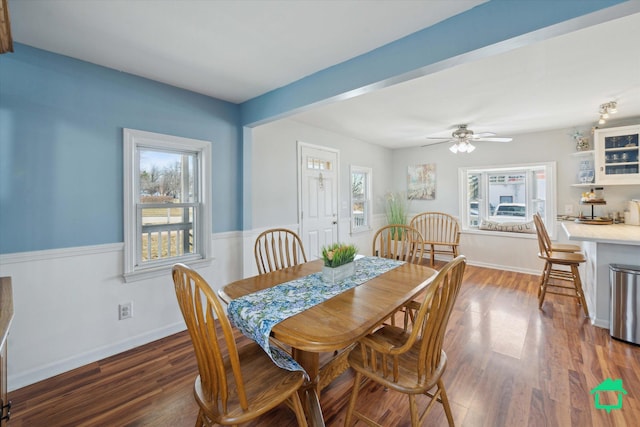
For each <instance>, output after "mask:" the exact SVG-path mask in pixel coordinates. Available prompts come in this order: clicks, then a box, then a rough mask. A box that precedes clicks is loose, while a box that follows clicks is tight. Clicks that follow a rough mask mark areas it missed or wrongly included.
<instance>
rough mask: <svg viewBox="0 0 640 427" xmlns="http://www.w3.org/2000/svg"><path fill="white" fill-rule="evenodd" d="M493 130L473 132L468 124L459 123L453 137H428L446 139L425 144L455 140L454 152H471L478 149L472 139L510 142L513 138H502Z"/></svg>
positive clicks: (450, 148)
mask: <svg viewBox="0 0 640 427" xmlns="http://www.w3.org/2000/svg"><path fill="white" fill-rule="evenodd" d="M495 135H496V134H495V133H493V132H483V133H473V131H472V130H471V129H468V128H467V125H458V128H457V129H456V130H454V131H453V133H452V134H451V138H429V137H428V138H427V139H444V141H440V142H435V143H433V144H427V145H423V147H427V146H429V145H435V144H443V143H445V142H453V145H452V146H451V147H449V150H451V151H452V152H453V153H458V152H461V153H470V152H472V151H473V150H475V149H476V147H475V146H474V145H472V144H471V142H472V141H493V142H510V141H512V140H513V138H500V137H496V136H495Z"/></svg>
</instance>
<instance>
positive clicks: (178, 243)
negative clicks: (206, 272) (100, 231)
mask: <svg viewBox="0 0 640 427" xmlns="http://www.w3.org/2000/svg"><path fill="white" fill-rule="evenodd" d="M139 158H140V164H139V167H140V169H139V170H140V176H139V189H140V194H139V205H138V209H139V212H140V218H141V233H140V238H141V242H140V249H141V253H140V260H141V261H142V262H146V261H150V260H155V259H162V258H167V257H175V256H181V255H186V254H191V253H193V219H194V214H195V207H196V206H195V204H194V203H193V202H194V197H195V196H196V194H195V188H196V187H195V176H196V174H195V170H194V168H195V164H196V155H195V154H188V153H175V152H163V151H157V150H145V149H140V150H139Z"/></svg>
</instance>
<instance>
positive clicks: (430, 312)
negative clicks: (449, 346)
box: [344, 255, 466, 426]
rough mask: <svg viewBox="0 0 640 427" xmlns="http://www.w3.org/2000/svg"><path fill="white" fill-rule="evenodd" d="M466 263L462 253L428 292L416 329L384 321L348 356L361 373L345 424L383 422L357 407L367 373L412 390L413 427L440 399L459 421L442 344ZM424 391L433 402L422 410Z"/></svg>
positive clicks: (399, 389) (384, 383) (450, 417)
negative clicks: (448, 389)
mask: <svg viewBox="0 0 640 427" xmlns="http://www.w3.org/2000/svg"><path fill="white" fill-rule="evenodd" d="M465 266H466V259H465V257H464V256H463V255H460V256H458V257H456V258H455V259H454V260H452V261H450V262H449V263H448V264H447V265H445V266H444V267H443V268H442V269H441V270H440V272H439V273H438V276H437V277H436V278H435V279H434V281H433V282H432V283H431V284H430V285H429V287H428V288H427V290H426V292H425V296H424V298H423V300H422V303H421V305H420V310H419V311H418V313H417V316H416V320H415V324H414V327H413V328H412V329H411V331H405V330H403V329H401V328H399V327H397V326H391V325H383V326H382V327H381V328H380V329H378V330H376V331H375V332H373V333H372V334H369V335H367V336H365V337H364V338H362V339H361V340H360V341H358V345H357V346H356V348H355V349H354V350H352V351H351V353H349V359H348V360H349V366H351V367H352V368H353V370H354V371H355V378H354V381H353V390H352V393H351V399H350V400H349V406H348V408H347V414H346V418H345V424H344V425H345V426H349V425H351V420H352V418H353V417H355V418H357V419H359V420H361V421H363V422H365V423H366V424H368V425H376V426H380V424H378V423H376V422H375V421H374V420H372V419H370V418H369V417H367V416H366V415H364V414H363V413H361V412H359V411H356V409H355V407H356V403H357V400H358V393H359V391H360V387H361V382H362V381H361V380H362V377H365V378H367V379H368V380H370V381H374V382H376V383H378V384H380V385H382V386H383V387H385V388H387V389H390V390H395V391H397V392H399V393H403V394H406V395H407V396H408V398H409V413H410V414H411V425H412V426H418V425H420V424H421V423H422V422H423V420H424V419H425V418H426V416H427V414H428V413H429V412H430V411H431V409H432V408H433V406H434V404H435V403H436V402H440V403H442V405H443V407H444V412H445V414H446V416H447V421H448V423H449V425H450V426H453V425H454V423H453V415H452V414H451V407H450V406H449V400H448V398H447V393H446V390H445V386H444V382H443V381H442V374H443V373H444V371H445V368H446V367H447V355H446V353H445V352H444V350H442V343H443V341H444V335H445V331H446V329H447V323H448V321H449V317H450V315H451V311H452V309H453V306H454V304H455V301H456V298H457V296H458V293H459V291H460V286H461V284H462V277H463V275H464V269H465ZM434 389H435V390H434ZM421 394H424V395H426V396H428V397H430V398H431V401H430V402H429V404H428V405H427V406H426V408H425V409H424V411H423V412H422V414H419V411H418V405H417V402H416V395H421ZM369 407H371V404H369Z"/></svg>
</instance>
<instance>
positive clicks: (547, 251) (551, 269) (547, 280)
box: [534, 216, 589, 317]
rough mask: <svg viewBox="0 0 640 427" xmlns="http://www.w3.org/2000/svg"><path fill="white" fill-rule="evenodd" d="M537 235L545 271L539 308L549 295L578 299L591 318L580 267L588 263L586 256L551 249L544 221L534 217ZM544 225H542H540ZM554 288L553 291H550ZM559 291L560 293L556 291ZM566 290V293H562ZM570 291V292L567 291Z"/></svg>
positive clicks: (539, 295) (539, 297) (542, 278)
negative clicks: (546, 237) (546, 236)
mask: <svg viewBox="0 0 640 427" xmlns="http://www.w3.org/2000/svg"><path fill="white" fill-rule="evenodd" d="M534 221H535V224H536V233H537V234H538V246H539V248H540V252H538V258H540V259H542V260H544V262H545V263H544V270H543V271H542V276H541V277H540V286H539V288H538V308H540V309H542V304H543V303H544V297H545V295H546V294H547V293H549V294H555V295H561V296H567V297H571V298H576V299H577V300H578V303H580V304H581V305H582V310H583V311H584V314H585V316H587V317H589V309H588V308H587V301H586V299H585V298H584V292H583V290H582V282H581V280H580V272H579V271H578V266H579V265H580V264H582V263H583V262H585V261H586V259H585V257H584V255H583V254H582V253H579V252H560V251H554V250H552V248H551V244H550V240H548V239H545V235H544V234H545V231H546V230H545V229H544V225H543V224H542V219H541V218H540V217H539V216H538V217H536V216H534ZM539 223H540V224H542V225H539ZM552 281H561V282H569V283H571V285H566V284H558V283H554V282H552ZM549 288H552V289H549ZM556 288H557V289H558V291H556V290H554V289H556ZM562 289H564V290H565V291H561V290H562ZM567 290H568V291H567Z"/></svg>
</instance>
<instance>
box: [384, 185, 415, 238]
mask: <svg viewBox="0 0 640 427" xmlns="http://www.w3.org/2000/svg"><path fill="white" fill-rule="evenodd" d="M410 203H411V199H409V198H408V197H407V194H406V193H404V192H391V193H387V195H386V205H385V208H386V214H387V224H389V225H391V224H402V225H407V224H408V223H409V222H408V215H409V204H410ZM392 231H393V233H392V234H393V235H396V234H398V237H400V236H402V230H392Z"/></svg>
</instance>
